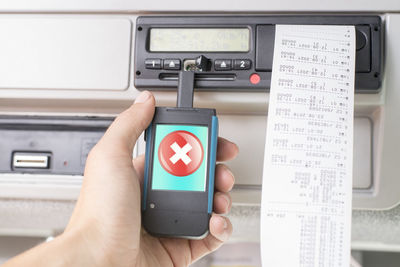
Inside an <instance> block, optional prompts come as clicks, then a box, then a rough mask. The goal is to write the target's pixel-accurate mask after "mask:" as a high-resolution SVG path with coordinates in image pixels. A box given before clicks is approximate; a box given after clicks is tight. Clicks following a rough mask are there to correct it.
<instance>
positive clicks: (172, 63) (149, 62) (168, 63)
mask: <svg viewBox="0 0 400 267" xmlns="http://www.w3.org/2000/svg"><path fill="white" fill-rule="evenodd" d="M162 63H164V66H162V68H163V69H165V70H180V69H181V61H180V60H179V59H164V60H161V59H159V58H148V59H146V60H145V62H144V64H145V66H146V69H154V70H159V69H161V65H162Z"/></svg>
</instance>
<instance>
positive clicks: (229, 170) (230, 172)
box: [223, 165, 235, 191]
mask: <svg viewBox="0 0 400 267" xmlns="http://www.w3.org/2000/svg"><path fill="white" fill-rule="evenodd" d="M223 166H224V168H225V170H226V171H227V172H228V173H229V174H230V176H231V177H232V180H233V183H232V187H231V189H230V190H229V191H231V190H232V188H233V186H234V185H235V175H234V174H233V172H232V171H231V169H229V167H227V166H226V165H223Z"/></svg>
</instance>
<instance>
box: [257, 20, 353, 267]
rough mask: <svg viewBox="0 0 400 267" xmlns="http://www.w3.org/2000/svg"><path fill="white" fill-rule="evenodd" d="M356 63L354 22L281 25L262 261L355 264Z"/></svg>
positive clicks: (275, 266)
mask: <svg viewBox="0 0 400 267" xmlns="http://www.w3.org/2000/svg"><path fill="white" fill-rule="evenodd" d="M354 65H355V29H354V27H353V26H311V25H310V26H304V25H277V26H276V33H275V48H274V60H273V70H272V79H271V91H270V99H269V110H268V127H267V137H266V145H265V156H264V173H263V191H262V208H261V254H262V263H263V266H268V267H296V266H299V267H300V266H301V267H314V266H319V267H325V266H332V267H348V266H349V265H350V227H351V197H352V196H351V193H352V164H353V106H354V71H355V66H354Z"/></svg>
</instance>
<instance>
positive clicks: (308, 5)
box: [0, 0, 400, 12]
mask: <svg viewBox="0 0 400 267" xmlns="http://www.w3.org/2000/svg"><path fill="white" fill-rule="evenodd" d="M0 10H1V11H5V12H15V11H20V12H21V11H22V12H27V11H28V12H29V11H30V12H32V11H47V12H48V11H62V12H66V11H75V12H77V11H78V12H82V11H98V12H99V11H100V12H104V11H114V12H115V11H124V12H126V11H131V12H135V11H136V12H137V11H175V12H177V11H178V12H179V11H189V12H190V11H191V12H199V11H211V12H218V11H219V12H246V11H247V12H249V11H252V12H262V11H283V12H284V11H292V12H298V11H328V12H335V11H346V12H347V11H370V12H380V11H381V12H382V11H396V10H397V11H398V10H400V2H399V1H398V0H381V1H375V0H367V1H366V0H351V1H348V0H336V1H321V0H304V1H298V0H295V1H293V0H280V1H274V0H248V1H232V0H219V1H213V0H203V1H187V2H185V1H182V0H169V1H134V0H69V1H63V0H2V1H0Z"/></svg>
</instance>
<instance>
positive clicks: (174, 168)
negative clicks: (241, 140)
mask: <svg viewBox="0 0 400 267" xmlns="http://www.w3.org/2000/svg"><path fill="white" fill-rule="evenodd" d="M207 155H208V127H206V126H197V125H170V124H158V125H157V126H156V133H155V148H154V158H153V175H152V176H153V180H152V189H153V190H176V191H181V190H184V191H203V192H204V191H205V190H206V179H207Z"/></svg>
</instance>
